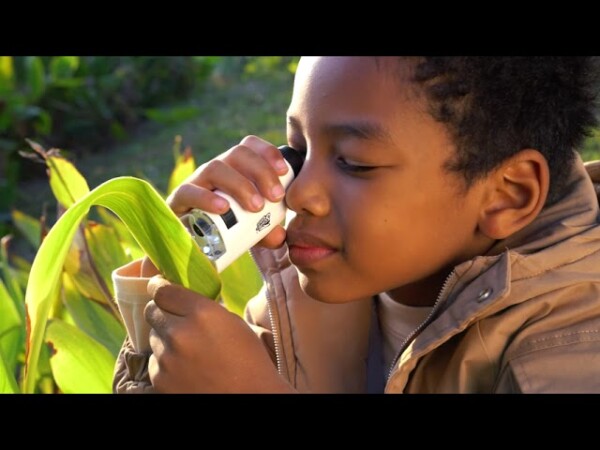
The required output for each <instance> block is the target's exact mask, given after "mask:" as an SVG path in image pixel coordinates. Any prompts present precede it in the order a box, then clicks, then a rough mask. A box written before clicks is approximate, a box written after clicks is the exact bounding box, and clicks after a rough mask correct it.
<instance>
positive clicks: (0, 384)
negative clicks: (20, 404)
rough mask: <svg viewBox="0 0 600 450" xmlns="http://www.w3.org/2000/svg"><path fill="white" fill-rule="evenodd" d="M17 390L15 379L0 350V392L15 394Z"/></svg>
mask: <svg viewBox="0 0 600 450" xmlns="http://www.w3.org/2000/svg"><path fill="white" fill-rule="evenodd" d="M18 392H19V386H17V380H15V377H14V376H13V374H12V372H11V371H10V370H9V368H8V367H7V365H6V363H5V362H4V356H3V355H2V350H0V394H16V393H18Z"/></svg>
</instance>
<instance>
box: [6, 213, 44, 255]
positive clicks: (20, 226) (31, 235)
mask: <svg viewBox="0 0 600 450" xmlns="http://www.w3.org/2000/svg"><path fill="white" fill-rule="evenodd" d="M12 220H13V224H14V225H15V227H17V230H19V231H20V232H21V233H22V234H23V236H24V237H25V239H27V242H29V243H30V244H31V245H32V246H33V248H34V249H37V248H38V247H39V246H40V241H41V239H42V226H41V224H40V221H39V220H36V219H35V218H33V217H32V216H29V215H27V214H25V213H23V212H21V211H18V210H13V212H12Z"/></svg>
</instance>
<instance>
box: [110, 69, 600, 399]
mask: <svg viewBox="0 0 600 450" xmlns="http://www.w3.org/2000/svg"><path fill="white" fill-rule="evenodd" d="M595 76H596V72H595V71H594V67H593V66H592V61H590V60H589V59H588V58H475V57H466V58H431V57H427V58H416V57H410V58H352V57H348V58H307V59H303V60H302V61H301V62H300V64H299V66H298V71H297V74H296V79H295V83H294V93H293V97H292V101H291V104H290V107H289V110H288V128H287V129H288V143H289V145H290V146H291V147H293V148H294V149H296V150H298V151H300V152H301V153H303V154H304V155H305V163H304V166H303V168H302V170H301V171H300V173H299V174H298V176H297V177H296V179H295V180H294V181H293V182H292V184H291V185H290V187H289V188H288V191H287V193H286V194H285V201H286V203H287V205H288V207H289V208H290V211H292V212H293V213H295V214H293V215H292V216H291V220H290V221H288V226H287V229H286V230H284V229H283V228H281V227H279V228H277V229H275V230H274V231H272V232H271V233H270V235H269V236H267V237H266V238H265V239H264V240H263V242H262V243H261V246H257V247H256V248H255V249H253V252H254V255H255V257H256V260H257V263H258V264H259V266H260V267H261V271H262V273H263V275H264V277H265V286H264V289H263V291H262V292H261V294H260V295H259V296H257V297H256V298H255V299H253V300H252V301H251V302H250V303H249V305H248V308H247V311H246V322H244V321H242V320H241V319H239V318H237V317H236V316H234V315H233V314H231V313H229V312H227V311H226V310H225V309H224V308H223V307H222V306H220V305H219V304H217V303H216V302H213V301H210V300H208V299H206V298H203V297H202V296H200V295H198V294H196V293H193V292H191V291H189V290H187V289H184V288H182V287H181V286H176V285H172V284H170V283H169V282H168V281H166V280H164V279H162V278H160V277H154V278H152V280H151V281H150V282H149V283H148V278H147V276H148V275H151V274H154V273H155V272H154V271H153V270H152V267H151V264H147V263H145V264H144V265H143V267H142V265H140V263H139V261H138V262H136V263H132V264H130V265H129V266H125V267H123V268H120V269H118V270H117V271H115V275H114V279H115V287H116V292H117V298H118V299H121V298H123V297H126V296H128V295H142V296H146V300H149V303H148V306H147V307H146V319H147V321H148V323H149V324H150V326H151V327H152V331H151V334H150V347H151V350H152V353H151V355H150V356H149V358H148V355H146V354H143V353H135V352H134V351H133V350H132V347H131V344H130V342H128V341H126V343H125V345H124V347H123V350H122V352H121V354H120V356H119V361H118V363H117V369H116V373H115V390H116V391H117V392H136V391H147V390H148V391H149V390H156V391H159V392H384V391H385V392H499V393H500V392H600V358H599V357H598V355H599V354H600V353H599V352H600V252H599V251H600V227H598V212H599V211H598V201H597V199H596V195H595V191H594V187H593V185H592V182H591V181H590V179H589V177H588V175H587V174H586V172H585V168H584V166H583V164H582V162H581V160H580V159H579V157H578V156H577V154H576V153H575V152H574V150H573V149H575V148H577V147H578V146H580V145H581V143H582V140H583V137H584V135H585V132H586V130H587V129H589V128H590V127H591V126H593V125H594V124H595V118H594V114H593V108H594V105H595V104H594V102H595V94H596V92H595V87H596V86H595V84H594V83H595ZM281 162H282V161H281V156H280V155H279V154H278V152H277V150H276V148H275V146H274V145H272V144H270V143H267V142H265V141H263V140H261V139H259V138H256V137H253V136H251V137H247V138H245V139H244V140H243V141H242V142H241V143H240V144H239V145H237V146H235V147H233V148H232V149H231V150H229V151H228V152H226V153H225V154H223V155H221V156H220V157H218V158H216V159H215V160H213V161H210V162H209V163H207V164H205V165H203V166H201V167H199V168H198V170H197V171H196V172H195V174H194V175H193V176H192V177H191V178H190V180H189V183H186V184H183V185H182V186H181V187H180V188H179V189H178V190H177V192H175V193H174V194H173V195H172V196H171V198H170V199H169V202H170V206H171V207H172V208H173V210H174V211H175V212H176V213H177V214H183V213H184V212H186V211H187V210H189V209H190V208H201V209H205V210H208V211H211V212H216V213H223V212H225V211H226V210H227V204H226V202H225V201H224V200H223V199H220V198H219V197H218V196H217V195H216V194H214V193H213V192H212V191H213V190H215V189H220V190H222V191H224V192H227V193H229V194H230V195H232V196H233V197H234V198H236V199H237V200H238V201H239V202H240V203H241V204H242V205H243V206H244V207H245V208H247V209H248V210H252V211H257V210H260V209H261V207H262V204H263V201H264V200H263V199H264V198H267V199H270V200H272V201H275V200H279V199H281V198H283V196H284V192H283V189H282V188H281V186H280V184H279V181H278V179H277V176H278V175H281V174H283V173H285V171H286V168H285V166H284V165H282V164H281ZM140 275H143V276H144V277H146V278H144V277H142V278H140ZM146 287H147V290H148V294H146V293H145V289H146ZM140 292H141V294H140ZM150 299H153V300H151V301H150ZM257 336H258V338H257ZM146 364H147V365H146ZM150 382H151V383H152V384H150Z"/></svg>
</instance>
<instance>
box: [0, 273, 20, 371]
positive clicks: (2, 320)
mask: <svg viewBox="0 0 600 450" xmlns="http://www.w3.org/2000/svg"><path fill="white" fill-rule="evenodd" d="M23 328H24V327H23V320H22V317H21V314H20V313H19V310H18V309H17V306H16V304H15V300H14V299H12V298H11V297H10V295H9V294H8V290H7V289H6V286H5V285H4V283H3V282H2V280H1V279H0V352H1V353H2V354H3V355H4V364H5V366H6V367H7V368H8V370H9V371H10V372H11V373H14V371H15V368H16V366H17V357H18V356H19V354H20V353H21V351H22V349H23V338H24V335H23V331H24V330H23Z"/></svg>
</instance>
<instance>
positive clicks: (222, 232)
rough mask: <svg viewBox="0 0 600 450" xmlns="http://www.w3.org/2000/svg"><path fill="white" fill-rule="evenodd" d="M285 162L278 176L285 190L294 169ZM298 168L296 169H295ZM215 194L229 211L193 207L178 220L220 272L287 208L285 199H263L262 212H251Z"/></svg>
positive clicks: (226, 197) (282, 220) (279, 222)
mask: <svg viewBox="0 0 600 450" xmlns="http://www.w3.org/2000/svg"><path fill="white" fill-rule="evenodd" d="M285 161H286V164H287V166H288V171H287V173H286V174H285V175H282V176H281V177H279V179H280V181H281V184H282V185H283V187H284V188H285V189H287V187H288V186H289V184H290V183H291V182H292V180H293V179H294V170H293V168H292V166H291V165H290V163H289V162H288V161H287V160H285ZM298 170H299V168H297V170H296V171H298ZM215 193H216V194H218V195H219V196H221V197H223V198H225V199H226V200H227V201H228V202H229V205H230V211H228V212H227V213H225V214H222V215H219V214H213V213H209V212H206V211H202V210H199V209H194V210H191V211H190V212H189V213H187V214H186V215H184V216H182V217H181V220H182V221H183V223H184V225H186V227H187V228H188V230H190V233H191V235H192V237H193V238H194V240H195V241H196V243H197V244H198V246H199V247H200V248H201V249H202V250H203V252H204V254H205V255H207V256H208V257H209V259H211V260H212V261H213V264H214V265H215V267H216V269H217V272H221V271H223V270H224V269H225V268H226V267H227V266H229V264H231V263H232V262H233V261H235V260H236V259H237V258H239V257H240V256H241V255H242V254H243V253H244V252H246V251H248V250H249V249H250V248H251V247H252V246H253V245H255V244H256V243H257V242H258V241H260V240H261V239H262V238H263V237H265V236H266V235H267V234H269V232H270V231H271V230H272V229H273V227H274V226H275V225H278V224H282V223H283V222H284V220H285V215H286V210H287V208H286V206H285V201H284V200H281V201H279V202H271V201H269V200H267V199H265V206H264V207H263V209H262V210H261V211H259V212H250V211H247V210H245V209H244V208H242V207H241V206H240V204H239V203H238V202H237V201H235V200H234V199H233V198H232V197H231V196H230V195H227V194H225V193H223V192H221V191H219V190H216V191H215ZM194 224H195V225H196V226H194ZM198 228H201V230H198Z"/></svg>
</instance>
